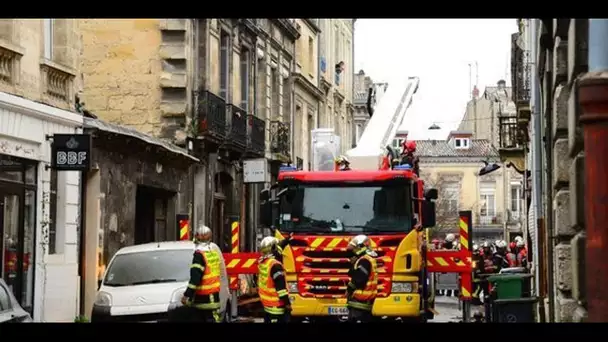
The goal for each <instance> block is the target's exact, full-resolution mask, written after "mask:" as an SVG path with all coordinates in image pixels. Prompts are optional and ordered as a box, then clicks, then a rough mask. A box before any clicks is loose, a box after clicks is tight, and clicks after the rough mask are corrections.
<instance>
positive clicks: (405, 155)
mask: <svg viewBox="0 0 608 342" xmlns="http://www.w3.org/2000/svg"><path fill="white" fill-rule="evenodd" d="M402 150H403V151H402V152H401V164H409V165H410V166H411V167H412V169H413V170H414V173H416V175H419V173H420V172H419V171H420V170H419V166H418V161H419V160H418V157H416V156H415V155H414V153H415V152H416V142H415V141H413V140H409V141H404V142H403V145H402Z"/></svg>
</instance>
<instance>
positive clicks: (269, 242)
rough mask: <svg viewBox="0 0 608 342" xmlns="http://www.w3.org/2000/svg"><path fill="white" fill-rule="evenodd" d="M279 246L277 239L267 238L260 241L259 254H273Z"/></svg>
mask: <svg viewBox="0 0 608 342" xmlns="http://www.w3.org/2000/svg"><path fill="white" fill-rule="evenodd" d="M278 246H279V239H277V238H275V237H274V236H267V237H265V238H263V239H262V241H260V252H262V254H264V255H269V254H273V252H274V251H275V250H276V249H277V247H278Z"/></svg>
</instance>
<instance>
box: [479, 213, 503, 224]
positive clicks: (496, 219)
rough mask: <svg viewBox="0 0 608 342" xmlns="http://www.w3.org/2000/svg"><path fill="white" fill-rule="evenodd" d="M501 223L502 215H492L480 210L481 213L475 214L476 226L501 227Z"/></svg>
mask: <svg viewBox="0 0 608 342" xmlns="http://www.w3.org/2000/svg"><path fill="white" fill-rule="evenodd" d="M502 223H503V221H502V215H501V214H500V213H496V212H494V213H492V212H489V211H485V210H481V212H480V213H478V214H477V224H482V225H501V224H502Z"/></svg>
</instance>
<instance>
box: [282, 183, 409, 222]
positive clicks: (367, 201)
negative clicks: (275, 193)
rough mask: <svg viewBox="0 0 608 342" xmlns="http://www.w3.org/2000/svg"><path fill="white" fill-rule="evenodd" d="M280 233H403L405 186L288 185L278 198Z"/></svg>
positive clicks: (406, 219)
mask: <svg viewBox="0 0 608 342" xmlns="http://www.w3.org/2000/svg"><path fill="white" fill-rule="evenodd" d="M279 227H280V230H282V231H286V232H307V233H326V232H327V233H332V232H335V233H347V234H361V233H366V234H367V233H397V232H399V233H407V232H409V231H410V230H411V228H412V198H411V186H410V185H409V182H390V183H387V182H379V183H359V184H343V183H341V184H298V185H290V186H289V187H288V188H287V189H286V190H285V191H283V193H282V195H281V196H280V211H279Z"/></svg>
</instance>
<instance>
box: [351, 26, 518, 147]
mask: <svg viewBox="0 0 608 342" xmlns="http://www.w3.org/2000/svg"><path fill="white" fill-rule="evenodd" d="M355 25H356V26H355V73H357V72H359V70H361V69H363V70H364V71H365V74H366V75H368V76H370V77H371V78H372V79H373V80H374V82H389V84H390V82H391V79H392V78H394V77H408V76H418V77H420V87H419V88H418V92H417V93H416V95H415V97H414V100H413V104H412V107H411V109H410V111H409V112H408V114H407V115H406V118H405V119H404V122H403V125H402V128H403V129H406V130H408V131H409V132H410V136H411V137H412V138H414V139H445V138H446V137H447V134H448V132H449V131H450V130H454V129H456V128H457V127H458V123H459V122H460V120H461V118H462V116H463V114H464V111H465V108H466V103H467V101H468V100H469V99H470V96H471V95H470V90H469V89H470V88H469V63H471V64H472V80H473V84H475V79H476V74H478V77H479V82H478V88H479V90H480V92H481V93H483V91H484V89H485V87H486V86H488V85H489V86H493V85H496V82H498V80H500V79H505V81H506V82H507V85H508V86H510V84H511V81H510V78H511V76H510V65H509V64H510V50H511V34H512V33H515V32H516V31H517V25H516V21H515V19H358V20H357V22H356V24H355ZM475 62H477V64H478V66H479V72H478V73H476V71H475ZM433 122H436V123H437V124H438V125H439V126H440V127H441V128H442V129H441V130H440V131H429V130H428V129H427V128H428V127H429V126H430V125H431V124H432V123H433Z"/></svg>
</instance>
